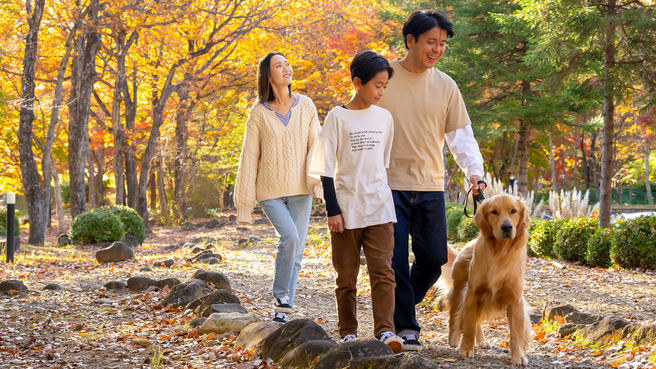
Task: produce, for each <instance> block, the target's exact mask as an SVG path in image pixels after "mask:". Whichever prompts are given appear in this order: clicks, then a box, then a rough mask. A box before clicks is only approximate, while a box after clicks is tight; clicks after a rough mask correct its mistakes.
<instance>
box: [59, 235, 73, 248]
mask: <svg viewBox="0 0 656 369" xmlns="http://www.w3.org/2000/svg"><path fill="white" fill-rule="evenodd" d="M57 244H58V245H59V247H66V246H68V245H72V244H73V240H71V238H70V237H68V235H67V234H66V233H62V234H61V235H59V237H57Z"/></svg>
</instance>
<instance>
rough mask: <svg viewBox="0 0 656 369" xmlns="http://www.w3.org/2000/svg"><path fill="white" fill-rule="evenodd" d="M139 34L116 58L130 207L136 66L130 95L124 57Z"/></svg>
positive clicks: (133, 184) (132, 36) (134, 198)
mask: <svg viewBox="0 0 656 369" xmlns="http://www.w3.org/2000/svg"><path fill="white" fill-rule="evenodd" d="M138 38H139V34H138V33H137V32H136V31H133V32H132V33H131V34H130V37H129V39H128V41H127V42H126V43H124V44H122V45H121V49H120V50H119V51H120V55H119V59H120V60H118V63H117V65H118V72H119V75H120V76H121V78H120V83H121V84H120V90H121V91H122V96H123V104H124V107H125V130H123V136H122V138H123V139H122V142H121V143H122V153H123V157H124V159H125V184H126V185H127V199H126V200H127V205H128V206H129V207H132V208H136V206H137V191H138V190H137V182H138V181H137V156H136V151H137V149H136V146H135V144H134V126H135V121H136V117H137V103H136V101H137V67H136V66H134V67H133V68H132V97H130V89H129V86H128V79H127V72H126V70H125V59H126V57H127V54H128V51H129V50H130V48H131V47H132V45H134V44H135V42H136V41H137V39H138Z"/></svg>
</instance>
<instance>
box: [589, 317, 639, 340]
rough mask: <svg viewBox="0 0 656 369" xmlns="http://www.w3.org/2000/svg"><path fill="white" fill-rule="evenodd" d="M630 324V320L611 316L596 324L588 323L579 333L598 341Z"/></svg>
mask: <svg viewBox="0 0 656 369" xmlns="http://www.w3.org/2000/svg"><path fill="white" fill-rule="evenodd" d="M628 324H629V322H627V321H626V320H624V319H622V318H618V317H614V316H611V317H608V318H605V319H603V320H601V321H598V322H596V323H594V324H590V325H588V326H587V327H585V328H583V329H581V330H580V331H579V334H580V335H581V337H583V338H584V339H586V340H588V341H591V342H596V341H599V340H601V339H602V338H603V337H605V336H606V335H609V334H612V333H613V332H614V331H616V330H620V329H622V328H624V327H625V326H627V325H628Z"/></svg>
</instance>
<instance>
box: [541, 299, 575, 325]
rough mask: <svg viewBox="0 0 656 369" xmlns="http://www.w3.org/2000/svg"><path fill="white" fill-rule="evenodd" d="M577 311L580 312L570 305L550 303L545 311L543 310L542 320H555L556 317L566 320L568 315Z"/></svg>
mask: <svg viewBox="0 0 656 369" xmlns="http://www.w3.org/2000/svg"><path fill="white" fill-rule="evenodd" d="M575 311H578V310H577V309H576V308H575V307H574V306H572V305H570V304H561V303H558V302H556V301H549V302H547V303H546V305H545V306H544V309H543V310H542V319H543V320H545V321H547V320H554V317H556V316H560V317H563V318H565V316H567V314H569V313H573V312H575Z"/></svg>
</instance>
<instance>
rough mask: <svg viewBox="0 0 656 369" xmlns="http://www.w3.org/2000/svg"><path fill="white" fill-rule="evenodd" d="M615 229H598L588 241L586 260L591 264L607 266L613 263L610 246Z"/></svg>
mask: <svg viewBox="0 0 656 369" xmlns="http://www.w3.org/2000/svg"><path fill="white" fill-rule="evenodd" d="M612 232H613V230H612V229H608V228H605V229H604V228H601V229H597V231H596V232H595V233H594V234H593V235H592V236H591V237H590V240H589V241H588V252H587V253H586V255H585V260H586V261H587V262H588V265H590V266H593V267H594V266H599V267H602V268H607V267H609V266H610V264H611V259H610V246H611V235H612Z"/></svg>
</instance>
